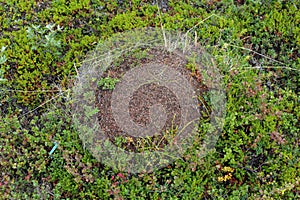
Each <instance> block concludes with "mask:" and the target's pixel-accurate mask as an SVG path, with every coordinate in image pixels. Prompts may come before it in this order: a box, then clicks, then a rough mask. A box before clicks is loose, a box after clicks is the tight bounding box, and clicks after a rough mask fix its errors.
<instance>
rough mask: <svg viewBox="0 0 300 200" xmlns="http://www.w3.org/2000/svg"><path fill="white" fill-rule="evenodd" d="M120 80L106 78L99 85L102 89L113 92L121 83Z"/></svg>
mask: <svg viewBox="0 0 300 200" xmlns="http://www.w3.org/2000/svg"><path fill="white" fill-rule="evenodd" d="M119 81H120V80H119V79H117V78H111V77H109V76H108V77H105V78H101V79H100V80H99V81H98V82H97V85H98V86H99V87H101V88H102V89H103V90H113V89H114V88H115V86H116V84H117V83H118V82H119Z"/></svg>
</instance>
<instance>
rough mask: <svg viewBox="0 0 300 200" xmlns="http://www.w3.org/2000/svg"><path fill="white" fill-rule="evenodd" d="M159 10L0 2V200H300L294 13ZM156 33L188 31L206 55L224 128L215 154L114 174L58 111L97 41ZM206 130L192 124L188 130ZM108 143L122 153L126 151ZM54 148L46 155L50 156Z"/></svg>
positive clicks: (60, 0) (254, 5)
mask: <svg viewBox="0 0 300 200" xmlns="http://www.w3.org/2000/svg"><path fill="white" fill-rule="evenodd" d="M158 4H159V5H160V8H158V7H157V5H155V3H153V2H152V1H143V0H134V1H129V0H124V1H113V0H107V1H96V0H83V1H76V0H70V1H66V0H56V1H43V2H42V1H34V0H22V1H15V0H9V1H1V2H0V23H1V26H0V30H1V31H0V48H1V52H0V85H1V88H0V90H1V93H0V99H1V101H0V106H1V118H0V119H1V120H0V134H1V141H0V145H1V146H0V148H1V160H0V172H1V176H0V177H1V178H0V196H1V197H2V198H3V199H27V198H32V199H78V198H85V199H130V198H133V199H297V197H299V191H300V188H299V181H300V180H299V170H300V169H299V167H300V166H299V163H300V162H299V154H300V153H299V132H300V126H299V121H300V120H299V119H300V100H299V88H300V87H299V85H300V84H299V82H300V76H299V70H300V58H299V55H300V49H299V47H300V34H299V33H300V26H299V24H300V12H299V8H300V3H299V2H298V1H266V2H264V3H261V2H260V1H250V0H249V1H215V0H210V1H207V0H201V1H177V0H173V1H169V2H168V3H161V2H160V3H158ZM161 25H163V27H164V28H165V29H172V30H179V31H182V32H187V31H189V30H190V29H191V28H193V29H192V30H191V31H190V32H191V33H192V34H193V36H194V38H197V43H198V44H199V45H201V46H203V47H205V48H206V49H207V51H209V53H210V54H211V55H213V56H214V58H215V61H216V64H217V66H218V68H219V69H220V71H221V72H222V75H223V79H224V82H225V83H224V84H225V85H226V93H227V97H226V98H227V105H226V110H227V115H226V118H225V126H224V129H223V130H222V133H221V136H220V138H219V139H218V142H217V144H216V146H215V149H214V150H213V151H211V152H209V154H208V155H207V156H206V157H204V158H202V159H201V160H199V159H198V158H197V154H195V150H197V144H193V145H192V148H191V149H190V150H189V151H187V152H186V153H185V155H184V156H183V157H182V158H181V159H178V160H176V161H175V162H174V163H172V164H170V165H168V166H167V167H165V168H163V169H160V170H157V171H154V172H153V173H149V174H148V173H144V174H131V173H128V172H120V171H115V170H113V169H111V168H109V167H107V166H105V165H103V164H101V163H99V162H98V161H97V160H96V159H95V158H94V157H93V156H92V155H91V153H90V152H89V151H88V150H86V149H85V148H84V146H83V144H82V141H81V140H80V138H79V135H78V132H77V130H76V129H75V128H74V126H73V122H72V119H71V118H72V117H71V115H70V113H69V112H68V110H69V108H70V107H71V106H72V98H71V90H70V89H71V88H72V85H73V83H74V81H75V79H76V76H77V71H78V70H77V69H78V68H80V66H81V62H82V61H83V60H84V59H85V55H86V53H87V52H89V51H90V50H93V49H94V48H95V47H96V46H97V44H98V42H100V41H104V40H106V39H107V38H109V37H110V36H111V35H112V34H114V33H117V32H123V31H127V30H132V29H135V28H141V27H147V26H150V27H160V26H161ZM140 57H141V58H142V57H143V55H140ZM188 67H189V68H190V69H191V70H192V69H193V65H192V64H190V65H188ZM203 98H204V100H205V98H206V97H205V96H203ZM208 128H209V127H208V126H207V122H205V121H203V123H202V126H200V127H199V132H205V131H206V130H207V129H208ZM125 139H126V138H125ZM116 140H117V142H118V143H119V144H120V145H121V146H122V145H126V144H127V143H129V142H131V140H130V139H128V138H127V140H124V138H117V139H116ZM54 142H57V144H58V146H57V149H56V150H55V151H54V152H53V153H52V154H51V156H49V152H50V151H51V150H52V148H53V147H54V146H55V144H54ZM141 145H142V144H141Z"/></svg>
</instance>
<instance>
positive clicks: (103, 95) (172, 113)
mask: <svg viewBox="0 0 300 200" xmlns="http://www.w3.org/2000/svg"><path fill="white" fill-rule="evenodd" d="M146 51H147V56H143V57H142V58H140V57H137V56H135V55H129V56H126V57H125V58H124V59H123V61H122V62H121V63H120V64H118V65H117V66H114V65H112V66H110V68H109V69H108V70H106V72H104V73H103V75H102V77H107V76H109V77H111V78H118V79H120V82H118V83H117V84H122V76H123V75H124V74H125V73H126V72H127V71H128V70H130V69H131V68H132V67H136V66H139V67H143V65H144V64H151V63H156V64H164V65H167V66H168V67H171V68H173V69H175V70H176V71H178V72H180V73H181V74H182V75H183V76H184V77H185V78H186V79H187V80H189V82H190V84H191V86H193V88H194V91H195V92H196V95H197V96H198V95H202V94H203V93H204V92H206V91H207V90H208V88H207V86H206V85H204V84H203V83H202V79H201V75H200V73H199V71H197V70H196V71H195V72H194V73H192V72H191V71H190V70H189V69H187V68H186V64H187V61H186V60H185V59H183V58H182V57H181V56H179V55H177V54H175V53H170V52H166V51H162V50H160V49H147V50H146ZM112 93H113V90H103V89H101V88H98V91H97V93H96V97H97V100H96V102H97V107H98V109H99V114H98V119H99V123H100V127H101V129H102V130H103V131H104V132H105V134H106V135H107V136H108V137H109V138H110V140H111V141H112V142H115V137H117V136H125V137H127V138H130V141H128V143H127V144H124V145H123V148H124V149H126V150H129V151H135V152H137V151H139V150H138V149H137V147H136V145H134V144H136V143H135V142H136V141H137V140H141V139H143V138H135V137H132V136H130V134H128V133H125V132H123V131H122V130H120V128H119V127H118V125H117V123H116V121H115V120H114V118H113V115H112V109H111V98H112ZM156 103H160V104H161V105H163V107H164V109H165V111H166V113H167V120H166V123H165V126H164V127H163V129H162V130H161V133H160V134H158V135H155V136H152V139H151V141H152V142H153V143H155V142H156V144H155V145H158V146H159V147H160V148H163V146H164V145H167V144H168V142H167V141H166V140H165V139H164V137H163V135H164V134H165V133H166V131H168V130H172V129H173V130H174V128H175V129H176V127H178V125H179V124H180V118H181V117H180V116H181V108H180V105H179V102H178V100H177V98H176V96H175V94H174V93H173V92H172V91H170V90H169V89H168V88H166V87H164V86H159V85H157V84H154V83H150V84H146V85H143V86H141V87H140V88H139V89H138V90H136V91H135V92H134V94H133V96H132V97H131V100H130V103H129V113H130V116H131V118H132V120H133V121H134V122H135V123H137V124H140V125H142V126H143V125H144V126H145V125H146V124H148V123H149V121H150V116H149V111H150V109H149V108H150V107H151V106H152V105H153V104H156ZM198 103H199V104H198V105H199V107H198V109H199V112H200V113H201V111H204V110H205V109H204V107H205V105H203V104H202V103H200V102H198ZM158 141H159V142H160V143H159V144H158Z"/></svg>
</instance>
